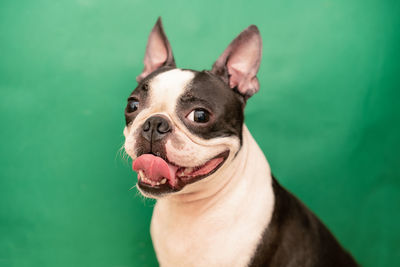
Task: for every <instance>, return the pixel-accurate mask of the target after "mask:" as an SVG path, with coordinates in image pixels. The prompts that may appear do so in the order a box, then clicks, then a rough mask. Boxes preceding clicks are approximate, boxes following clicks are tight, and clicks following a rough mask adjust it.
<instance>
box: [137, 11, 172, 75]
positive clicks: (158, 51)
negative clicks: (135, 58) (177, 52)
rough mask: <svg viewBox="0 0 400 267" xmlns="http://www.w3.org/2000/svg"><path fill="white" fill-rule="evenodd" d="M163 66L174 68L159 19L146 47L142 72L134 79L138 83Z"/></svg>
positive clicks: (167, 42) (169, 48) (170, 51)
mask: <svg viewBox="0 0 400 267" xmlns="http://www.w3.org/2000/svg"><path fill="white" fill-rule="evenodd" d="M163 65H168V66H173V67H174V66H175V61H174V57H173V55H172V50H171V47H170V45H169V41H168V39H167V36H166V35H165V33H164V30H163V27H162V23H161V18H159V19H158V20H157V22H156V24H155V25H154V27H153V29H152V31H151V33H150V36H149V39H148V42H147V46H146V53H145V56H144V69H143V72H142V73H141V74H140V75H139V76H138V77H137V78H136V80H137V81H138V82H140V81H141V80H142V79H143V78H144V77H146V76H147V75H149V74H150V73H152V72H153V71H155V70H156V69H158V68H160V67H161V66H163Z"/></svg>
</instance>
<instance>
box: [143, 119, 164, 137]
mask: <svg viewBox="0 0 400 267" xmlns="http://www.w3.org/2000/svg"><path fill="white" fill-rule="evenodd" d="M169 132H171V124H170V122H169V120H168V119H166V118H164V117H161V116H153V117H150V118H148V119H147V120H146V121H145V122H144V123H143V126H142V136H143V137H144V138H145V139H146V140H147V141H149V142H154V141H158V140H161V139H162V138H164V137H165V136H166V135H167V134H168V133H169Z"/></svg>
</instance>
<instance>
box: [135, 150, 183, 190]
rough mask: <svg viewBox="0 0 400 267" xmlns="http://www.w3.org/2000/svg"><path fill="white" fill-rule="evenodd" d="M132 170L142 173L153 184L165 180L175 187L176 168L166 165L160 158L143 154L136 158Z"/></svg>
mask: <svg viewBox="0 0 400 267" xmlns="http://www.w3.org/2000/svg"><path fill="white" fill-rule="evenodd" d="M132 169H133V170H134V171H136V172H139V171H143V172H144V174H145V176H146V178H147V179H150V180H152V181H154V182H160V181H161V180H162V179H164V178H166V179H167V180H168V182H169V184H170V185H171V186H175V185H176V183H177V180H176V171H177V170H178V167H176V166H173V165H171V164H168V163H167V162H166V161H165V160H163V159H162V158H160V157H156V156H154V155H152V154H144V155H142V156H140V157H138V158H137V159H136V160H135V161H134V162H133V164H132Z"/></svg>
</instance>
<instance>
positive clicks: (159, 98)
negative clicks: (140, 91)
mask: <svg viewBox="0 0 400 267" xmlns="http://www.w3.org/2000/svg"><path fill="white" fill-rule="evenodd" d="M193 78H194V73H193V72H191V71H188V70H181V69H173V70H170V71H166V72H163V73H161V74H160V75H157V76H156V77H154V78H153V79H152V80H151V81H150V83H149V87H150V99H149V100H148V101H149V103H151V107H150V108H151V110H152V112H153V113H158V112H160V113H161V112H165V113H168V114H169V115H171V114H174V113H175V108H176V104H177V102H178V98H179V96H180V95H182V94H183V92H184V91H185V88H186V86H187V85H188V84H189V83H190V82H191V81H192V80H193Z"/></svg>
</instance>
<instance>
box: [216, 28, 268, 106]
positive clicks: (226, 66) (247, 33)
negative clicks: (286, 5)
mask: <svg viewBox="0 0 400 267" xmlns="http://www.w3.org/2000/svg"><path fill="white" fill-rule="evenodd" d="M261 54H262V40H261V35H260V32H259V30H258V28H257V26H255V25H250V26H249V27H248V28H247V29H245V30H244V31H242V32H241V33H240V34H239V35H238V36H237V37H236V38H235V39H234V40H233V41H232V42H231V43H230V44H229V46H228V47H227V48H226V49H225V51H224V52H223V53H222V55H221V56H220V57H219V58H218V59H217V61H216V62H215V63H214V65H213V68H212V70H211V72H212V73H214V74H216V75H218V76H220V77H221V78H222V79H223V80H224V81H225V82H226V83H228V85H229V86H230V87H231V88H237V90H238V91H239V93H240V94H242V95H243V96H244V98H245V99H248V98H249V97H251V96H252V95H253V94H255V93H257V91H258V90H259V88H260V84H259V82H258V79H257V77H256V75H257V72H258V68H259V67H260V62H261Z"/></svg>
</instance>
